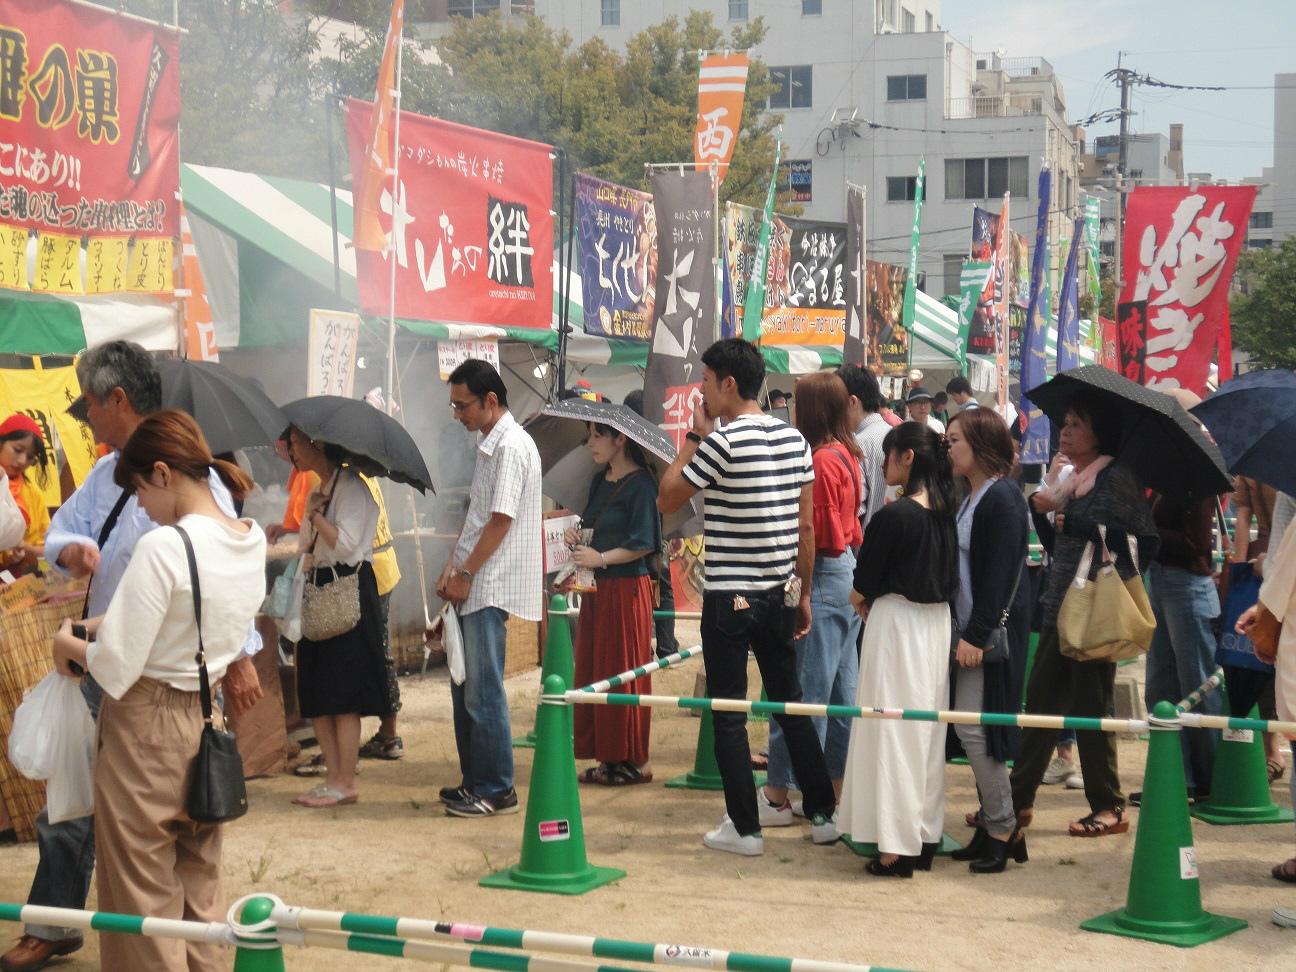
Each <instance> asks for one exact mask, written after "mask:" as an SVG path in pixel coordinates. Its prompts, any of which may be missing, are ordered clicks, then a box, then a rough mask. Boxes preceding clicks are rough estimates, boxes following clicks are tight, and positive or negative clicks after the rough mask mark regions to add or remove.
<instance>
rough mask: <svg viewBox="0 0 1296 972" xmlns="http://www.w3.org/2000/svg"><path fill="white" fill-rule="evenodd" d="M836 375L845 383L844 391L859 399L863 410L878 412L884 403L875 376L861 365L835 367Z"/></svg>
mask: <svg viewBox="0 0 1296 972" xmlns="http://www.w3.org/2000/svg"><path fill="white" fill-rule="evenodd" d="M837 377H838V378H840V379H841V380H842V381H844V382H845V383H846V391H848V392H849V393H850V394H852V395H854V396H855V397H856V398H857V399H859V403H860V408H862V409H864V411H866V412H880V411H881V410H882V406H883V405H885V404H886V402H885V401H884V400H883V398H882V389H881V388H880V387H878V380H877V377H876V376H875V375H874V374H873V372H871V371H869V370H868V369H867V368H865V367H863V366H862V365H857V364H851V365H842V366H841V367H840V368H838V369H837Z"/></svg>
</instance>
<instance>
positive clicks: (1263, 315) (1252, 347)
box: [1229, 237, 1296, 369]
mask: <svg viewBox="0 0 1296 972" xmlns="http://www.w3.org/2000/svg"><path fill="white" fill-rule="evenodd" d="M1234 279H1235V280H1237V281H1238V282H1239V283H1240V284H1241V288H1242V289H1241V292H1239V293H1235V294H1234V295H1233V299H1232V301H1231V302H1230V305H1229V313H1230V316H1231V317H1232V321H1233V346H1234V347H1236V348H1237V349H1239V350H1241V351H1245V352H1246V353H1247V354H1249V355H1250V356H1251V361H1252V363H1253V364H1254V365H1256V366H1258V367H1262V368H1292V369H1296V326H1293V321H1296V237H1291V238H1290V239H1288V240H1286V241H1285V242H1284V243H1283V244H1282V246H1281V247H1279V248H1278V249H1277V250H1245V251H1243V253H1242V255H1241V256H1240V257H1239V258H1238V265H1237V270H1236V272H1235V275H1234Z"/></svg>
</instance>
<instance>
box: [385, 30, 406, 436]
mask: <svg viewBox="0 0 1296 972" xmlns="http://www.w3.org/2000/svg"><path fill="white" fill-rule="evenodd" d="M404 53H405V18H404V17H401V22H400V24H399V25H398V27H397V33H396V90H395V91H394V92H393V93H392V96H393V99H394V101H395V103H396V123H395V125H394V126H393V127H394V133H393V134H394V138H393V143H394V144H393V148H392V171H391V177H392V188H391V197H392V211H393V212H395V211H396V206H397V200H399V199H400V123H401V62H402V57H403V55H404ZM387 249H388V252H387V258H388V260H390V261H391V280H390V290H389V295H388V302H387V383H386V391H387V401H386V405H387V414H388V415H392V414H394V413H395V410H396V387H395V372H396V227H395V224H394V223H393V224H392V241H391V243H390V244H389V245H388V248H387Z"/></svg>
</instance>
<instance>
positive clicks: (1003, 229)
mask: <svg viewBox="0 0 1296 972" xmlns="http://www.w3.org/2000/svg"><path fill="white" fill-rule="evenodd" d="M1008 201H1009V194H1008V193H1006V192H1005V193H1004V194H1003V205H1002V206H1001V207H1000V209H999V226H998V228H997V229H996V230H995V268H994V278H993V280H994V289H995V292H994V299H995V314H996V318H995V374H996V375H997V377H998V389H997V391H996V394H995V403H996V404H997V405H998V406H999V413H1000V414H1001V415H1007V414H1008V237H1009V235H1010V234H1011V232H1012V224H1011V223H1010V222H1009V221H1008Z"/></svg>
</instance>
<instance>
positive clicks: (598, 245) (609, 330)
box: [576, 173, 657, 341]
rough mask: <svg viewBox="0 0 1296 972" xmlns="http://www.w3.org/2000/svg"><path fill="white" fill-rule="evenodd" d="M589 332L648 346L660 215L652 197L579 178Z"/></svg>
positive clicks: (579, 225)
mask: <svg viewBox="0 0 1296 972" xmlns="http://www.w3.org/2000/svg"><path fill="white" fill-rule="evenodd" d="M576 233H577V237H576V238H577V240H578V242H579V244H580V278H581V295H582V297H583V299H584V312H585V314H584V317H585V332H586V333H587V334H597V335H599V336H601V337H610V338H627V339H631V340H636V341H647V340H648V336H649V334H650V332H651V331H652V318H653V296H654V290H655V289H656V286H657V216H656V213H655V212H654V210H653V202H652V196H650V195H648V193H646V192H639V191H638V190H636V189H627V188H626V187H625V186H618V185H614V184H613V183H611V182H604V181H603V180H602V179H595V178H594V177H593V176H587V175H581V174H579V173H578V174H577V175H576Z"/></svg>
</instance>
